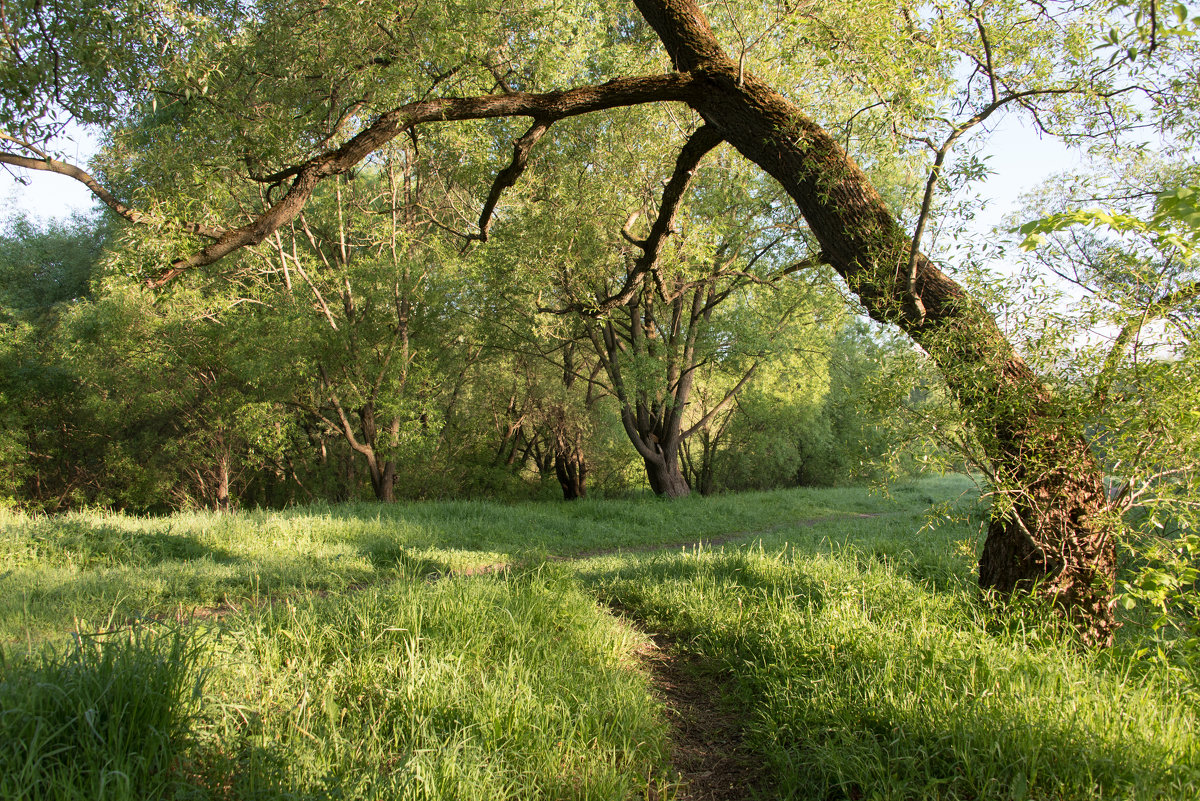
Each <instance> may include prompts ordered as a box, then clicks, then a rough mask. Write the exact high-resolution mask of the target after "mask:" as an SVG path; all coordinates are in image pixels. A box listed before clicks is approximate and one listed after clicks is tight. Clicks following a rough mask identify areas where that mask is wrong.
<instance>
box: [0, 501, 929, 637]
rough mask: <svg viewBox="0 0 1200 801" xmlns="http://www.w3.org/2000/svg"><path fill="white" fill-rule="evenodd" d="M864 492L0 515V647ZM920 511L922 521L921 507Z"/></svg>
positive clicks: (828, 511) (867, 507) (660, 537)
mask: <svg viewBox="0 0 1200 801" xmlns="http://www.w3.org/2000/svg"><path fill="white" fill-rule="evenodd" d="M898 508H903V507H902V506H901V505H900V504H898V503H897V502H896V501H895V500H893V499H889V498H886V497H883V496H880V495H868V494H867V493H865V492H863V491H862V490H845V489H842V490H795V491H791V492H783V493H757V494H750V495H744V496H731V497H728V498H719V499H718V498H699V497H696V498H688V499H684V500H682V501H679V502H675V503H667V502H664V501H660V500H658V499H653V498H646V499H640V500H627V501H594V500H585V501H580V502H576V503H572V504H563V503H520V504H511V505H504V504H496V503H483V502H446V503H402V504H394V505H387V506H383V505H379V504H351V505H342V506H311V507H300V508H295V509H289V510H284V511H282V512H256V511H249V512H238V513H234V514H217V513H204V512H187V513H178V514H174V515H170V516H168V517H161V518H150V517H130V516H126V515H118V514H97V513H72V514H67V515H62V516H58V517H43V516H31V515H24V514H20V513H15V512H12V511H10V510H0V642H4V641H9V642H11V641H13V640H16V639H29V638H32V639H35V640H36V639H40V638H43V637H54V636H61V635H62V634H64V633H65V632H66V631H68V630H69V629H70V627H71V626H72V625H73V623H74V621H75V620H76V619H83V620H87V621H97V622H98V621H102V620H104V619H107V617H108V616H109V615H110V614H112V613H113V612H114V611H115V612H116V613H117V614H118V616H120V617H125V618H129V617H138V616H144V615H165V614H175V613H178V612H180V611H182V612H183V613H185V614H186V613H187V612H188V611H190V610H191V609H194V608H195V607H203V606H220V605H230V604H231V605H235V606H240V605H243V604H247V603H249V604H255V603H259V602H261V601H262V600H263V599H264V598H278V597H280V596H283V595H287V594H305V593H310V592H341V591H344V590H345V589H347V588H349V587H353V586H361V585H364V584H368V583H379V582H385V581H391V580H394V579H403V578H414V577H420V576H427V575H433V574H445V573H447V572H450V571H460V570H466V569H471V568H477V567H479V566H481V565H488V564H495V563H506V562H509V561H512V560H514V559H521V558H523V556H524V555H525V554H528V553H531V552H535V553H541V554H546V555H554V556H570V555H573V554H576V553H580V552H584V551H590V550H598V549H608V548H631V547H638V546H645V545H652V544H658V543H667V542H685V541H690V540H698V539H704V538H712V537H716V536H723V535H727V534H730V533H734V532H744V531H751V530H757V529H765V528H770V527H772V526H777V525H782V524H786V523H788V522H791V521H794V520H797V519H807V518H817V517H826V516H830V515H840V514H853V513H859V512H879V511H894V510H896V509H898ZM922 508H923V507H922Z"/></svg>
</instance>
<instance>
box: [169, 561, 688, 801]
mask: <svg viewBox="0 0 1200 801" xmlns="http://www.w3.org/2000/svg"><path fill="white" fill-rule="evenodd" d="M637 645H638V639H637V637H636V636H635V635H634V634H633V633H632V632H630V631H629V630H628V629H626V628H622V627H620V626H618V625H616V623H615V622H614V621H613V620H612V619H611V618H609V617H608V616H607V615H605V614H603V613H602V612H601V611H600V610H599V609H598V608H597V606H596V603H595V600H594V599H592V598H591V597H590V596H588V595H586V594H584V593H583V592H582V591H581V590H580V588H579V586H578V584H577V583H576V582H574V581H573V580H571V579H569V578H567V577H564V576H562V575H555V571H553V570H551V569H549V568H543V569H540V570H535V571H532V572H528V573H523V574H519V575H507V576H492V577H476V578H451V579H444V580H440V581H437V582H435V583H396V584H392V585H389V586H387V587H382V588H374V589H370V590H366V591H363V592H360V593H356V594H355V595H353V596H350V597H345V598H335V597H330V598H325V599H308V600H304V601H298V602H296V603H287V604H281V605H275V606H272V607H269V608H264V609H261V610H257V611H254V612H253V613H248V614H247V615H245V616H241V617H238V618H237V619H235V620H232V621H229V626H228V629H227V631H226V632H225V634H224V636H223V637H222V638H221V640H220V643H219V655H218V657H217V659H216V660H215V661H216V663H217V664H218V665H219V668H218V669H217V670H215V671H214V673H213V676H212V681H211V692H210V696H209V703H208V706H207V712H206V719H205V722H204V724H203V726H202V727H201V729H200V730H201V733H202V737H203V743H204V747H203V748H201V749H200V750H199V751H198V756H197V758H196V760H195V761H194V763H193V764H192V765H191V767H190V770H191V771H192V772H193V773H194V775H195V776H196V777H197V783H198V784H199V785H201V786H206V787H209V788H214V787H224V791H225V792H228V793H229V794H230V795H231V796H232V797H236V798H281V799H282V798H294V797H302V798H312V797H335V798H344V799H376V798H378V799H383V798H387V799H393V798H394V799H449V798H454V799H481V801H482V800H483V799H489V800H490V799H507V798H589V799H613V801H617V800H618V799H625V798H629V797H631V796H632V795H634V794H635V793H637V792H641V791H644V789H645V788H646V786H647V783H648V781H649V780H651V779H653V778H655V777H657V776H658V775H659V774H660V773H661V772H662V771H663V770H664V769H665V764H664V763H665V754H666V748H665V745H666V730H665V727H664V725H663V722H662V718H661V714H660V710H659V708H658V705H657V704H656V703H654V702H653V701H651V700H649V693H648V686H647V680H646V677H645V676H644V675H643V674H642V673H641V672H640V671H639V670H637V669H636V667H635V665H634V664H633V663H632V661H631V659H630V652H631V650H632V649H633V648H634V647H636V646H637ZM226 784H227V785H228V786H225V785H226Z"/></svg>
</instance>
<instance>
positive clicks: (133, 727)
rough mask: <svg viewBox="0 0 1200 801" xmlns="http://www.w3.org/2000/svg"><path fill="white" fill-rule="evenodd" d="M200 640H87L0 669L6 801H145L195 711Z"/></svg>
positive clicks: (155, 636) (1, 788)
mask: <svg viewBox="0 0 1200 801" xmlns="http://www.w3.org/2000/svg"><path fill="white" fill-rule="evenodd" d="M198 653H199V645H198V641H197V640H195V639H194V637H193V636H192V635H191V634H189V633H187V632H185V631H183V630H182V629H181V628H179V627H174V628H170V629H167V630H165V631H157V632H155V631H151V630H149V629H144V628H137V629H134V630H132V631H125V632H121V633H117V634H104V635H79V636H76V637H75V638H73V640H72V641H71V644H70V645H69V646H68V647H66V648H64V649H62V650H45V651H42V652H41V653H40V654H38V655H36V656H25V657H22V658H18V659H13V660H9V661H5V662H4V663H3V664H2V665H0V797H2V798H5V799H14V801H15V800H16V799H30V801H33V800H34V799H47V800H48V799H63V800H64V801H68V800H69V799H76V798H78V799H113V800H114V801H117V800H119V799H144V798H152V797H158V796H159V795H161V794H163V793H164V791H165V789H166V788H167V787H168V786H170V785H171V784H172V783H174V781H175V779H174V777H173V774H172V771H171V768H172V765H173V763H174V761H175V759H176V756H177V755H178V753H179V752H180V751H181V750H182V749H183V748H184V746H185V744H186V741H187V739H188V732H189V724H190V723H191V720H192V717H193V715H194V714H195V711H196V709H197V703H196V701H197V699H198V698H199V692H200V675H201V674H200V673H199V672H198V671H197V667H196V659H197V656H198Z"/></svg>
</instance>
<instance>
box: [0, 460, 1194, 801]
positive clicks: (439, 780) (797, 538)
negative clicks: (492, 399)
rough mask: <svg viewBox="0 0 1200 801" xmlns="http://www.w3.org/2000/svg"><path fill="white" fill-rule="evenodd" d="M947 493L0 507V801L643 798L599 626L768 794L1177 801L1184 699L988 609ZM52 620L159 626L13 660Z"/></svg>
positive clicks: (1138, 673) (607, 642)
mask: <svg viewBox="0 0 1200 801" xmlns="http://www.w3.org/2000/svg"><path fill="white" fill-rule="evenodd" d="M962 489H963V485H962V483H961V482H954V481H949V480H936V481H923V482H920V483H917V484H914V485H910V486H907V487H901V488H899V489H897V490H895V491H894V492H893V493H892V495H891V496H884V495H877V494H867V493H865V492H863V491H861V490H857V491H852V490H826V491H789V492H781V493H766V494H755V495H744V496H736V497H730V498H709V499H703V498H693V499H686V500H684V501H683V502H676V503H669V504H668V503H662V502H658V501H655V500H638V501H619V502H607V501H605V502H599V501H588V502H584V503H577V504H570V505H563V504H515V505H499V504H482V503H449V504H421V505H418V504H407V505H397V506H395V507H379V506H366V505H361V506H352V507H312V508H305V509H294V510H288V511H286V512H283V513H270V514H268V513H257V512H255V513H242V514H235V515H205V514H194V515H174V516H171V517H169V518H161V519H142V518H125V517H121V516H115V515H109V516H102V515H71V516H64V517H62V518H53V519H49V518H34V517H23V516H20V515H12V514H11V513H4V512H0V651H2V653H3V654H6V656H4V660H5V661H4V662H3V664H2V666H0V760H2V761H0V798H20V799H25V798H29V799H34V798H65V799H72V798H152V797H171V798H180V799H182V798H196V799H201V798H227V799H251V798H253V799H295V798H345V799H382V798H388V799H390V798H400V799H434V798H456V799H457V798H462V799H485V798H486V799H493V798H495V799H517V798H581V799H582V798H588V799H614V801H615V800H616V799H624V798H632V797H640V796H643V795H651V794H653V793H660V794H661V792H663V790H664V788H669V787H671V786H673V781H672V779H673V777H672V775H671V769H670V767H669V765H668V761H667V760H668V751H669V742H668V739H669V737H668V729H667V723H666V721H667V717H666V715H664V714H663V710H662V708H661V705H660V703H659V702H658V701H656V700H655V699H654V695H653V692H652V690H651V684H650V681H649V678H648V676H647V673H646V670H647V668H646V667H644V666H643V665H641V664H640V663H639V661H638V659H637V656H636V654H637V653H638V651H639V648H641V647H642V646H643V645H644V644H645V642H644V635H642V634H639V633H638V631H637V630H636V629H634V628H631V627H630V626H628V625H627V624H625V623H624V622H622V621H620V620H618V619H616V618H615V617H614V616H613V615H612V614H610V613H609V611H608V609H609V606H611V607H614V608H619V609H622V610H624V614H628V615H632V616H633V617H634V618H636V620H637V623H638V625H639V626H640V627H641V628H643V629H647V630H649V631H651V632H656V633H664V634H666V635H667V636H668V637H669V638H670V639H671V640H672V641H673V642H674V643H675V644H676V646H675V647H677V648H679V649H682V650H684V651H685V652H688V653H690V654H691V659H689V662H688V663H689V664H694V665H697V666H699V669H700V670H701V680H702V681H705V682H709V683H711V684H712V686H714V687H717V688H720V691H719V692H717V691H714V693H713V696H712V697H713V703H721V704H724V705H725V706H726V708H727V712H728V714H729V715H730V716H731V717H733V718H734V719H736V720H738V721H739V725H740V726H741V727H742V728H743V729H744V730H745V732H746V736H747V742H748V743H749V744H750V746H751V747H752V748H753V749H755V752H756V754H758V755H759V756H760V757H761V758H760V760H759V761H760V763H761V765H762V767H763V779H762V783H761V786H760V787H759V788H758V789H759V791H760V792H761V794H762V796H763V797H775V796H779V797H794V798H818V799H823V800H824V799H829V800H832V799H851V800H853V801H859V799H888V800H889V801H892V800H895V801H900V800H902V799H903V800H907V799H914V801H915V799H963V800H964V801H966V799H973V800H975V799H1004V800H1005V801H1011V799H1025V798H1030V799H1047V800H1049V799H1055V801H1072V800H1074V799H1079V800H1082V799H1091V798H1104V799H1159V798H1161V799H1184V798H1188V799H1190V798H1195V797H1200V745H1198V744H1197V740H1198V738H1197V736H1196V726H1197V721H1198V720H1200V714H1198V712H1200V709H1198V706H1200V701H1198V700H1197V693H1196V691H1195V690H1194V689H1189V688H1195V687H1196V686H1198V685H1197V682H1195V681H1194V679H1195V677H1190V676H1189V677H1184V678H1188V679H1189V681H1180V680H1179V679H1180V675H1179V674H1177V673H1176V674H1172V673H1170V672H1169V670H1168V669H1167V668H1166V667H1164V666H1162V665H1157V664H1156V663H1154V662H1152V661H1149V660H1137V659H1136V658H1135V657H1134V654H1135V652H1136V647H1135V645H1136V642H1137V640H1138V637H1139V636H1140V634H1139V630H1138V629H1137V627H1136V626H1135V625H1130V626H1128V627H1127V630H1126V635H1125V640H1126V645H1127V646H1128V647H1121V648H1118V649H1114V650H1112V651H1110V652H1108V653H1099V654H1097V653H1090V652H1085V651H1082V650H1080V649H1079V648H1077V647H1076V646H1074V645H1073V644H1072V643H1071V642H1070V641H1069V640H1067V639H1064V638H1063V637H1061V636H1060V633H1059V632H1058V630H1057V629H1056V628H1055V627H1054V626H1051V625H1046V624H1045V623H1044V622H1043V621H1042V620H1041V619H1040V618H1039V616H1038V614H1037V611H1036V610H1026V613H1024V614H1021V615H1016V616H1009V617H1008V618H999V617H997V616H995V615H994V614H991V613H989V612H987V611H986V610H985V609H984V608H983V606H982V605H981V604H980V603H979V602H978V595H977V590H976V589H975V586H974V581H973V577H972V575H971V573H972V568H973V564H974V552H975V547H976V544H977V539H978V534H979V532H980V529H979V525H980V523H981V521H982V516H981V510H980V509H979V508H977V506H976V502H975V499H974V497H973V496H969V495H968V496H962V495H961V494H960V493H961V491H962ZM934 502H940V503H938V504H937V511H936V513H935V514H930V513H928V512H927V511H926V510H927V508H928V507H929V505H930V504H931V503H934ZM862 514H872V515H876V516H874V517H869V518H867V517H860V516H858V515H862ZM730 536H732V539H727V538H728V537H730ZM718 538H720V539H722V540H724V541H725V544H724V545H720V546H718V547H712V546H709V547H703V548H698V549H697V548H693V547H691V546H690V545H689V546H688V547H686V548H680V547H678V546H679V545H680V544H685V543H692V542H695V541H697V540H708V541H712V540H715V539H718ZM664 543H674V544H675V547H671V548H668V549H666V550H662V551H657V552H652V551H645V550H639V548H644V547H645V546H653V545H655V544H664ZM613 549H621V550H620V551H619V552H613V553H609V554H608V555H596V554H597V552H598V551H601V550H604V551H612V550H613ZM570 556H575V557H583V558H582V559H580V560H577V561H570V562H568V561H564V560H563V559H562V557H570ZM496 563H503V564H506V565H508V569H507V570H503V571H500V572H481V571H476V572H475V575H466V574H464V573H463V572H462V571H465V570H466V569H468V568H477V567H479V566H481V565H495V564H496ZM598 598H599V599H601V600H602V601H603V602H605V604H607V605H605V604H601V603H598ZM214 603H226V604H227V605H226V606H225V607H224V608H223V610H222V614H221V615H217V616H210V615H200V616H198V617H197V619H196V622H195V623H192V624H187V625H184V626H182V627H180V626H179V625H176V624H169V625H167V624H163V623H154V622H153V621H154V620H161V619H163V618H168V619H171V618H174V617H175V613H182V615H183V617H184V618H185V619H186V617H187V615H188V613H189V612H190V611H192V610H197V608H198V607H203V606H204V605H209V604H214ZM198 611H200V612H204V611H205V610H203V609H199V610H198ZM76 616H79V617H85V616H86V617H87V618H89V619H91V620H93V621H96V622H104V621H110V622H109V623H106V624H105V626H106V627H111V625H117V626H118V627H121V626H125V621H126V620H127V619H128V618H131V617H138V616H144V617H149V618H150V620H151V622H150V623H149V624H147V625H145V626H142V627H135V628H134V629H132V630H127V631H125V632H124V633H119V634H114V635H106V636H99V637H87V636H84V637H77V638H76V639H75V640H73V641H72V643H71V644H70V645H69V647H66V648H62V647H60V648H58V649H57V650H46V649H45V647H44V646H42V645H39V642H52V643H53V642H59V641H61V639H62V637H63V636H64V634H65V632H66V631H68V630H69V629H70V628H72V627H75V628H79V627H80V626H81V624H80V623H79V622H77V621H75V620H73V618H74V617H76ZM156 632H157V633H156ZM201 666H203V671H201ZM201 675H203V676H204V677H205V682H204V688H205V691H204V693H202V694H200V695H199V696H197V695H195V694H194V690H195V689H196V688H197V687H199V686H200V685H199V684H198V677H199V676H201Z"/></svg>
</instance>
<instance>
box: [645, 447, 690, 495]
mask: <svg viewBox="0 0 1200 801" xmlns="http://www.w3.org/2000/svg"><path fill="white" fill-rule="evenodd" d="M643 461H644V462H645V464H646V478H647V479H649V481H650V489H651V490H652V491H653V492H654V494H655V495H658V496H659V497H662V498H684V497H686V496H688V495H690V494H691V492H692V488H691V487H690V486H688V483H687V479H686V478H684V477H683V471H682V470H680V469H679V459H678V457H675V458H668V455H667V454H665V453H664V454H662V455H661V458H657V459H654V458H650V457H643Z"/></svg>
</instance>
